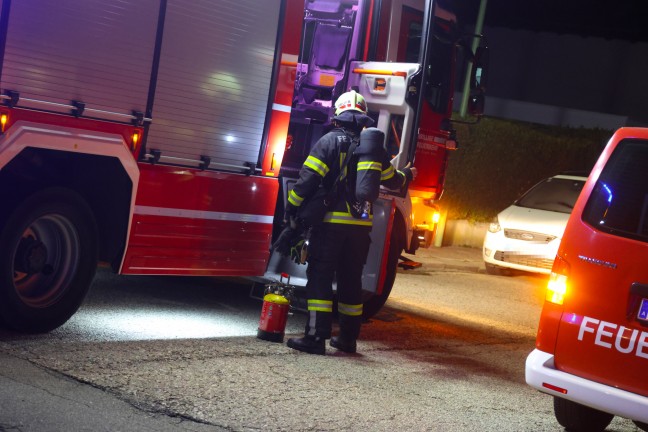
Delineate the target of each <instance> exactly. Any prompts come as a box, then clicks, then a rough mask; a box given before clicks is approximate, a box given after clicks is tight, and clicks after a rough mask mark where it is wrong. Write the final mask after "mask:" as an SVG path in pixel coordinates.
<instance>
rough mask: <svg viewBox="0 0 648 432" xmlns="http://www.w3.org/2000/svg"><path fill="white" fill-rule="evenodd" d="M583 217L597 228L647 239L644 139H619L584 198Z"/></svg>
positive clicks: (647, 183) (647, 166)
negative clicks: (586, 196) (587, 197)
mask: <svg viewBox="0 0 648 432" xmlns="http://www.w3.org/2000/svg"><path fill="white" fill-rule="evenodd" d="M583 220H584V221H585V222H586V223H587V224H589V225H591V226H592V227H593V228H595V229H598V230H600V231H603V232H606V233H610V234H614V235H617V236H621V237H627V238H631V239H635V240H640V241H643V242H646V241H648V141H646V140H637V139H626V140H623V141H621V142H620V143H619V144H618V145H617V148H616V149H615V150H614V153H612V155H611V156H610V159H609V161H608V163H607V164H606V166H605V168H603V171H602V172H601V176H600V177H599V179H598V181H597V182H596V185H595V186H594V190H593V191H592V195H591V196H590V198H589V200H588V201H587V205H586V206H585V211H584V212H583Z"/></svg>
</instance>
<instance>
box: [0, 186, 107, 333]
mask: <svg viewBox="0 0 648 432" xmlns="http://www.w3.org/2000/svg"><path fill="white" fill-rule="evenodd" d="M0 227H1V228H0V244H2V248H0V319H1V321H2V322H4V324H6V325H7V326H8V327H10V328H12V329H14V330H18V331H23V332H29V333H41V332H47V331H50V330H53V329H55V328H56V327H59V326H60V325H62V324H63V323H65V322H66V321H67V320H68V319H69V318H70V317H71V316H72V315H73V314H74V313H75V312H76V311H77V309H78V308H79V306H80V305H81V302H82V301H83V299H84V298H85V296H86V294H87V292H88V289H89V287H90V284H91V283H92V279H93V278H94V274H95V271H96V266H97V259H98V246H97V228H96V223H95V219H94V217H93V214H92V211H91V210H90V208H89V206H88V205H87V204H86V202H85V201H84V200H83V198H81V196H80V195H78V194H77V193H75V192H74V191H72V190H70V189H66V188H58V187H57V188H48V189H44V190H41V191H39V192H36V193H34V194H33V195H31V196H29V197H27V198H26V199H24V200H23V201H22V202H21V203H20V204H19V205H18V206H17V207H16V208H15V210H13V211H12V212H10V213H9V214H7V215H5V217H3V218H2V221H0Z"/></svg>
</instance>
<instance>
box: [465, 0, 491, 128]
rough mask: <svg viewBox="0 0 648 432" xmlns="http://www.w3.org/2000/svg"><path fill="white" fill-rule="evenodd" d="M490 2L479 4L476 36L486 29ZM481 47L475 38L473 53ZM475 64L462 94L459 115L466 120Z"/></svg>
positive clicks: (469, 66)
mask: <svg viewBox="0 0 648 432" xmlns="http://www.w3.org/2000/svg"><path fill="white" fill-rule="evenodd" d="M487 1H488V0H481V2H480V3H479V13H478V14H477V22H476V23H475V34H477V35H479V34H481V32H482V29H483V28H484V16H485V15H486V2H487ZM478 46H479V38H478V37H475V38H473V43H472V47H471V48H472V52H473V53H474V52H475V50H476V49H477V47H478ZM472 68H473V63H472V62H470V63H468V69H467V70H466V79H465V80H464V86H463V93H461V106H460V107H459V115H460V116H461V118H466V111H468V97H469V96H470V76H471V75H472Z"/></svg>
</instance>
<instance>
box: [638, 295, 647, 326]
mask: <svg viewBox="0 0 648 432" xmlns="http://www.w3.org/2000/svg"><path fill="white" fill-rule="evenodd" d="M637 318H639V319H640V320H644V321H648V299H645V298H644V299H641V305H639V313H638V314H637Z"/></svg>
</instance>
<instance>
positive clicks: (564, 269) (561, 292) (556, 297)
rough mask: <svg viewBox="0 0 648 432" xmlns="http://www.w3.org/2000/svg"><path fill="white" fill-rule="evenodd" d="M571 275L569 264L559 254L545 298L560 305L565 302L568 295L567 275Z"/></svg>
mask: <svg viewBox="0 0 648 432" xmlns="http://www.w3.org/2000/svg"><path fill="white" fill-rule="evenodd" d="M568 276H569V264H568V263H567V261H565V260H564V259H562V258H560V257H559V256H558V257H556V260H555V261H554V265H553V268H552V269H551V275H550V276H549V283H548V284H547V294H546V296H545V300H546V301H548V302H551V303H555V304H558V305H561V304H563V301H564V300H565V296H566V295H567V277H568Z"/></svg>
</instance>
